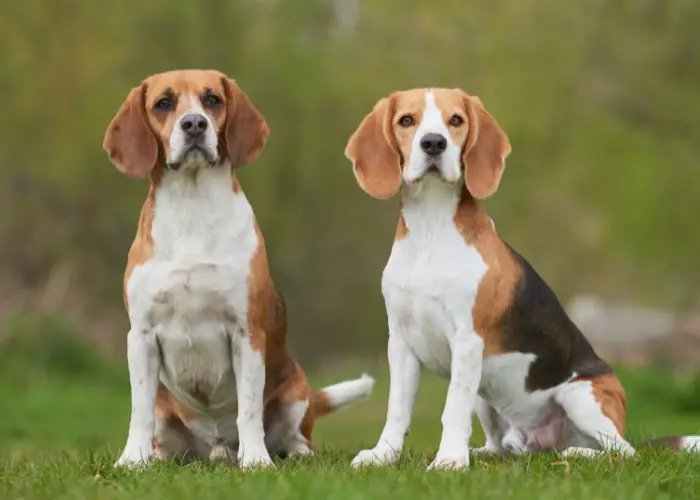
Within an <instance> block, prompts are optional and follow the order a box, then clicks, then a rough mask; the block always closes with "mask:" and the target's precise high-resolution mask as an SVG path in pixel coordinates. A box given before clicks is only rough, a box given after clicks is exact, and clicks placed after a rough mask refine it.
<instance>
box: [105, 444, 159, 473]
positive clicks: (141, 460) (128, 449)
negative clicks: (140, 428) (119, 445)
mask: <svg viewBox="0 0 700 500" xmlns="http://www.w3.org/2000/svg"><path fill="white" fill-rule="evenodd" d="M154 456H155V450H154V449H153V442H152V441H151V440H150V439H149V440H147V441H146V440H144V441H143V442H141V443H135V442H127V443H126V446H125V447H124V451H123V452H122V454H121V456H120V457H119V459H118V460H117V461H116V462H115V463H114V467H124V468H129V469H137V468H141V467H146V466H147V465H148V464H149V463H150V462H151V461H152V460H153V458H154Z"/></svg>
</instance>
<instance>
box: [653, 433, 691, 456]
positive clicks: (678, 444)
mask: <svg viewBox="0 0 700 500" xmlns="http://www.w3.org/2000/svg"><path fill="white" fill-rule="evenodd" d="M640 448H667V449H668V448H671V449H672V450H678V451H687V452H694V453H700V436H668V437H662V438H655V439H650V440H648V441H645V442H644V443H642V445H641V446H640Z"/></svg>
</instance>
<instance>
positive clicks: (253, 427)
mask: <svg viewBox="0 0 700 500" xmlns="http://www.w3.org/2000/svg"><path fill="white" fill-rule="evenodd" d="M258 334H259V335H262V333H261V332H258ZM232 342H233V349H232V350H233V371H234V374H235V376H236V392H237V393H238V417H237V420H236V424H237V425H238V439H239V446H238V463H239V465H240V467H242V468H246V469H247V468H251V467H274V464H273V463H272V460H271V459H270V454H269V452H268V451H267V448H266V447H265V431H264V428H263V408H264V406H263V392H264V390H265V359H264V356H263V353H262V352H260V351H258V350H256V349H254V348H253V346H252V345H251V336H239V337H237V338H234V339H233V340H232ZM263 342H264V337H263Z"/></svg>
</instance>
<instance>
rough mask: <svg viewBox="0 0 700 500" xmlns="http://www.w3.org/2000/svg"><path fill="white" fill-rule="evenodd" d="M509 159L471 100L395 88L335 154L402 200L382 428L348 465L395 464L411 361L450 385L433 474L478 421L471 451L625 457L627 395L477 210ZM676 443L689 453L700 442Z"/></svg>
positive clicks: (386, 286)
mask: <svg viewBox="0 0 700 500" xmlns="http://www.w3.org/2000/svg"><path fill="white" fill-rule="evenodd" d="M510 150H511V147H510V144H509V141H508V138H507V136H506V134H505V133H504V132H503V130H501V128H500V127H499V126H498V123H496V120H495V119H494V118H493V117H492V116H491V115H490V114H489V113H488V112H487V111H486V110H485V109H484V107H483V105H482V103H481V102H480V101H479V99H478V98H476V97H473V96H469V95H467V94H465V93H464V92H462V91H461V90H457V89H414V90H409V91H403V92H396V93H394V94H392V95H391V96H389V97H388V98H385V99H382V100H380V101H379V103H378V104H377V105H376V106H375V107H374V110H373V111H372V112H371V113H370V114H369V115H368V116H367V117H366V118H365V119H364V120H363V121H362V123H361V125H360V126H359V128H358V129H357V131H356V132H355V133H354V134H353V135H352V137H351V138H350V140H349V143H348V145H347V149H346V151H345V153H346V156H347V157H348V158H349V159H350V160H352V162H353V168H354V172H355V176H356V178H357V181H358V183H359V184H360V186H361V187H362V189H364V190H365V191H366V192H367V193H368V194H370V195H371V196H373V197H375V198H379V199H386V198H390V197H392V196H394V195H395V194H396V193H397V192H399V190H400V191H401V217H400V219H399V223H398V228H397V230H396V235H395V240H394V245H393V248H392V250H391V255H390V257H389V261H388V263H387V265H386V267H385V269H384V274H383V277H382V292H383V294H384V299H385V302H386V310H387V316H388V320H389V345H388V357H389V368H390V375H391V385H390V395H389V403H388V411H387V418H386V424H385V427H384V430H383V432H382V434H381V437H380V438H379V442H378V443H377V445H376V446H375V447H374V448H373V449H371V450H364V451H362V452H360V453H359V454H358V455H357V456H356V457H355V459H354V460H353V465H355V466H362V465H372V464H390V463H393V462H395V461H396V460H397V459H398V457H399V455H400V453H401V450H402V447H403V442H404V436H405V435H406V433H407V432H408V429H409V424H410V419H411V412H412V407H413V402H414V398H415V394H416V390H417V388H418V379H419V373H420V368H421V365H424V366H426V367H428V368H429V369H431V370H433V371H436V372H437V373H439V374H441V375H443V376H445V377H449V379H450V382H449V388H448V393H447V400H446V403H445V408H444V411H443V414H442V425H443V432H442V440H441V442H440V447H439V450H438V452H437V456H436V457H435V460H434V461H433V462H432V464H431V465H430V468H442V467H445V468H464V467H467V466H468V465H469V439H470V436H471V419H472V414H473V412H474V411H476V413H477V415H478V417H479V420H480V422H481V424H482V426H483V428H484V431H485V434H486V444H485V446H483V447H482V448H480V449H478V450H474V451H475V452H476V451H479V452H488V453H499V452H504V451H509V452H513V453H516V454H522V453H529V452H534V451H537V450H542V449H556V450H565V451H566V452H567V453H574V452H577V453H580V454H583V455H592V454H595V453H597V452H598V451H599V450H609V449H615V450H618V451H620V452H621V453H625V454H632V453H634V449H633V447H632V446H631V445H630V444H629V443H628V442H627V441H625V439H624V437H623V435H624V430H625V416H626V398H625V392H624V390H623V388H622V386H621V385H620V382H619V381H618V379H617V377H616V376H615V374H614V373H613V370H612V369H611V368H610V366H608V365H607V364H606V363H605V361H603V360H602V359H600V358H599V357H598V356H597V355H596V353H595V352H594V350H593V348H592V347H591V346H590V344H589V343H588V341H587V340H586V339H585V338H584V336H583V335H582V333H581V332H580V331H579V329H578V328H577V327H576V326H575V325H574V324H573V323H572V322H571V321H570V319H569V318H568V317H567V315H566V313H565V312H564V310H563V308H562V306H561V305H560V303H559V301H558V300H557V298H556V296H555V295H554V293H553V292H552V290H551V289H550V288H549V287H548V286H547V284H546V283H545V282H544V281H543V280H542V278H540V276H538V274H537V273H536V272H535V271H534V270H533V268H532V267H531V266H530V265H529V264H528V262H527V261H526V260H525V259H523V258H522V257H521V256H520V255H519V254H518V253H516V252H515V251H514V250H513V249H512V248H511V247H510V246H508V244H506V243H505V242H504V241H503V240H501V238H500V237H499V236H498V234H497V232H496V229H495V226H494V224H493V221H492V220H491V219H490V218H489V217H488V216H487V214H486V212H485V210H484V208H483V206H482V204H481V202H480V200H482V199H484V198H487V197H488V196H490V195H492V194H493V193H494V192H495V191H496V189H497V188H498V184H499V182H500V180H501V175H502V173H503V169H504V166H505V163H504V162H505V158H506V156H507V155H508V154H509V153H510ZM673 442H674V443H675V444H676V445H677V446H679V447H681V448H689V447H695V446H696V445H697V444H698V443H699V442H700V438H698V437H684V438H675V440H674V441H673Z"/></svg>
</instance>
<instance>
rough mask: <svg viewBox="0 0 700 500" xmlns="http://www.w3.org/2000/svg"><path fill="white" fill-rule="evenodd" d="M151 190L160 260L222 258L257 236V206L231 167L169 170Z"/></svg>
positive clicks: (157, 251) (153, 230) (219, 166)
mask: <svg viewBox="0 0 700 500" xmlns="http://www.w3.org/2000/svg"><path fill="white" fill-rule="evenodd" d="M151 189H152V190H154V198H155V199H154V205H153V225H152V236H153V242H154V245H155V250H156V253H157V255H158V256H162V257H165V258H198V259H204V260H206V259H212V260H216V259H217V258H220V257H224V256H225V255H226V254H227V253H229V254H230V253H231V252H232V249H234V248H235V247H236V245H237V244H240V240H241V239H244V238H247V237H249V236H250V235H251V234H253V235H254V234H255V222H254V218H253V211H252V208H251V206H250V204H249V203H248V200H247V199H246V197H245V195H244V194H243V192H242V191H240V190H239V189H237V181H236V179H235V176H234V174H233V169H232V168H231V166H230V164H222V165H218V166H214V167H212V166H207V167H202V168H197V169H187V170H177V171H172V170H167V169H164V170H163V171H162V173H161V176H160V179H158V182H157V184H155V185H154V184H152V187H151Z"/></svg>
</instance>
